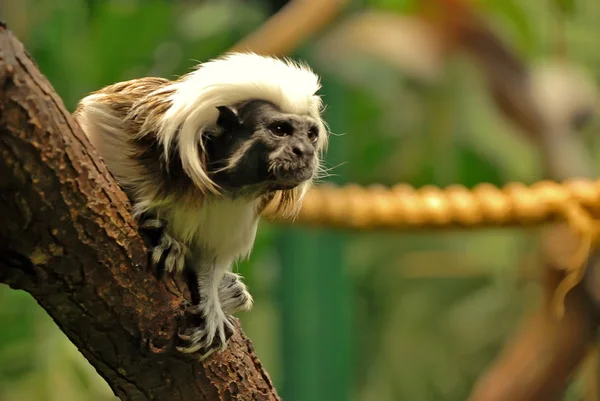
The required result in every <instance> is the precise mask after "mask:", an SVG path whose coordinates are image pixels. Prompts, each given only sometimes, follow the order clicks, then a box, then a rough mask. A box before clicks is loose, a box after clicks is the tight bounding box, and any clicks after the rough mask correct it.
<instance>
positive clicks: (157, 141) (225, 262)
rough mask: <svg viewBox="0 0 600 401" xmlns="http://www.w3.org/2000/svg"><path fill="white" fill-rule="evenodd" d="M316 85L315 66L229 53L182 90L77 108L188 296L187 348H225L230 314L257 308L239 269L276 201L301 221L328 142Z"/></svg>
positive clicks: (158, 87)
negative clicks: (193, 319) (195, 319)
mask: <svg viewBox="0 0 600 401" xmlns="http://www.w3.org/2000/svg"><path fill="white" fill-rule="evenodd" d="M319 88H320V84H319V78H318V77H317V75H315V74H314V73H313V72H312V71H311V70H310V69H309V68H308V67H307V66H306V65H301V64H298V63H295V62H293V61H291V60H287V59H286V60H283V59H277V58H271V57H264V56H260V55H256V54H251V53H232V54H227V55H225V56H223V57H220V58H217V59H214V60H211V61H208V62H205V63H202V64H200V65H199V66H198V67H197V68H196V69H195V70H194V71H192V72H190V73H188V74H186V75H183V76H182V77H180V78H179V79H177V80H175V81H170V80H167V79H163V78H140V79H134V80H131V81H126V82H120V83H116V84H114V85H110V86H108V87H105V88H103V89H100V90H98V91H96V92H93V93H91V94H90V95H88V96H87V97H85V98H84V99H82V100H81V102H80V103H79V105H78V106H77V109H76V111H75V113H74V117H75V119H76V120H77V121H78V123H79V124H80V125H81V127H82V129H83V130H84V132H85V133H86V135H87V136H88V138H89V139H90V141H91V142H92V144H93V145H94V147H95V148H96V150H97V152H98V153H99V155H100V156H101V157H102V158H103V159H104V162H105V163H106V166H107V167H108V169H109V171H110V172H111V173H112V174H113V176H114V177H115V179H116V181H117V182H118V184H119V185H120V186H121V187H122V188H123V189H124V190H125V192H126V193H127V194H128V196H129V197H130V199H131V200H132V203H133V208H134V216H136V218H137V219H138V223H139V226H140V228H141V229H142V230H144V229H145V230H147V231H148V232H150V231H153V232H154V235H153V237H154V238H153V243H152V248H151V260H152V264H153V266H154V269H155V271H156V272H157V274H158V275H159V277H161V276H162V275H163V273H164V272H165V271H167V272H170V273H177V274H181V275H182V276H183V277H184V278H185V281H186V283H187V285H188V287H189V290H190V293H191V298H192V299H191V306H189V307H188V312H190V313H193V314H194V315H197V316H199V317H200V318H201V323H200V324H198V325H197V327H193V328H188V329H187V330H185V331H183V332H180V333H179V337H180V338H181V341H180V344H179V346H178V349H179V350H180V351H182V352H186V353H195V354H196V355H199V356H200V358H205V357H206V356H208V355H210V354H211V353H212V352H213V351H215V350H222V349H224V348H225V347H226V344H227V341H228V339H229V338H230V336H231V335H232V334H233V325H232V324H231V321H230V318H229V316H230V314H232V313H233V312H236V311H239V310H248V309H250V308H251V306H252V296H251V295H250V293H249V292H248V290H247V288H246V286H245V285H244V284H243V282H242V281H241V277H240V276H239V275H237V274H235V273H233V272H232V265H233V264H234V263H235V261H236V260H239V259H240V258H245V257H248V256H249V254H250V252H251V250H252V247H253V244H254V239H255V235H256V229H257V225H258V219H259V216H260V214H261V212H262V211H263V209H264V208H265V207H266V206H267V204H268V203H269V202H270V201H271V200H273V199H274V198H277V199H278V201H279V205H280V206H279V207H280V212H281V213H287V214H289V215H294V214H295V213H296V212H297V211H298V209H299V208H300V206H301V202H302V198H303V196H304V194H305V193H306V191H307V189H308V188H309V186H310V184H311V182H312V179H313V177H315V174H316V173H317V171H319V162H320V154H321V153H322V151H323V150H324V148H325V146H326V143H327V137H328V132H327V129H326V126H325V123H324V122H323V120H322V119H321V111H322V102H321V99H320V97H319V96H318V95H317V92H318V90H319Z"/></svg>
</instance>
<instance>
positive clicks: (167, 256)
mask: <svg viewBox="0 0 600 401" xmlns="http://www.w3.org/2000/svg"><path fill="white" fill-rule="evenodd" d="M138 224H139V227H140V232H141V233H142V235H143V236H144V237H145V238H144V239H145V240H146V241H147V243H148V245H149V247H150V263H151V265H152V269H153V271H154V274H156V277H157V278H158V279H162V278H163V276H164V274H165V272H168V273H171V272H181V271H183V269H184V267H185V257H186V254H187V252H188V250H187V247H186V246H185V245H184V244H182V243H181V242H179V241H177V240H176V239H175V238H173V237H172V236H171V235H169V233H167V231H166V226H167V224H166V221H164V220H162V219H158V218H156V217H154V216H152V215H148V214H146V215H143V216H142V217H140V219H139V222H138Z"/></svg>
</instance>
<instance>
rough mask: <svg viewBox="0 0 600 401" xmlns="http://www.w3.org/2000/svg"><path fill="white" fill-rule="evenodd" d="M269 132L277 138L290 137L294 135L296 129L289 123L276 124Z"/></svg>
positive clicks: (271, 126)
mask: <svg viewBox="0 0 600 401" xmlns="http://www.w3.org/2000/svg"><path fill="white" fill-rule="evenodd" d="M269 131H271V132H272V133H273V135H276V136H288V135H292V134H293V133H294V127H292V125H291V124H290V123H287V122H283V121H282V122H275V123H273V124H271V125H269Z"/></svg>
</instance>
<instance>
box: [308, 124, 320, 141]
mask: <svg viewBox="0 0 600 401" xmlns="http://www.w3.org/2000/svg"><path fill="white" fill-rule="evenodd" d="M317 139H319V130H318V129H317V128H316V127H311V128H310V129H309V130H308V140H309V141H311V142H312V143H315V142H317Z"/></svg>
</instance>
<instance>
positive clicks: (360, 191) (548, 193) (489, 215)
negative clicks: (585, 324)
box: [265, 179, 600, 230]
mask: <svg viewBox="0 0 600 401" xmlns="http://www.w3.org/2000/svg"><path fill="white" fill-rule="evenodd" d="M567 203H569V204H574V205H579V206H580V207H581V208H583V209H584V210H588V211H589V212H591V213H592V214H595V213H597V212H598V211H600V180H598V181H595V180H585V179H574V180H568V181H565V182H562V183H557V182H552V181H540V182H537V183H535V184H533V185H531V186H526V185H524V184H521V183H510V184H507V185H506V186H504V187H503V188H497V187H495V186H493V185H491V184H480V185H478V186H476V187H475V188H474V189H473V190H469V189H467V188H465V187H463V186H460V185H451V186H449V187H447V188H444V189H441V188H438V187H434V186H425V187H423V188H420V189H414V188H413V187H411V186H409V185H405V184H401V185H396V186H394V187H391V188H386V187H383V186H380V185H373V186H370V187H361V186H359V185H355V184H349V185H346V186H343V187H336V186H332V185H322V186H319V187H316V188H314V189H312V190H311V191H309V192H308V193H307V195H306V197H305V200H304V203H303V206H302V209H301V211H300V213H299V215H298V217H297V218H296V219H295V220H294V222H295V223H300V224H306V225H311V226H323V227H336V228H349V229H361V230H367V229H380V228H392V229H414V228H430V227H443V226H452V225H458V226H467V227H473V226H489V225H491V226H508V225H521V226H522V225H532V224H540V223H543V222H547V221H553V220H556V219H559V218H561V217H563V218H564V217H565V209H564V208H565V205H566V204H567ZM265 215H266V216H267V217H268V218H270V219H273V220H280V219H279V216H277V215H276V214H275V207H274V205H273V204H272V205H270V206H269V207H268V208H267V209H266V210H265ZM283 221H284V222H285V221H287V222H292V221H291V220H283Z"/></svg>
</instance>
